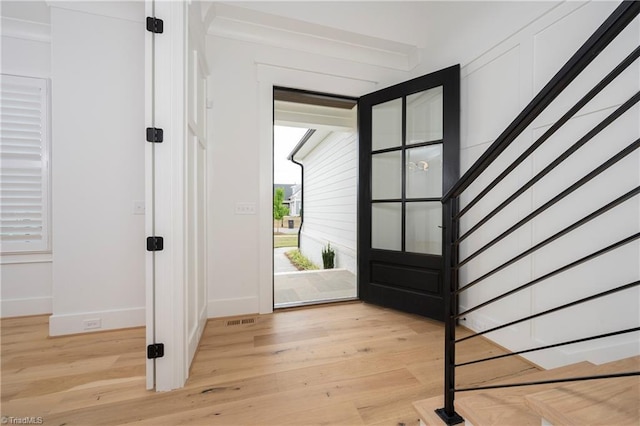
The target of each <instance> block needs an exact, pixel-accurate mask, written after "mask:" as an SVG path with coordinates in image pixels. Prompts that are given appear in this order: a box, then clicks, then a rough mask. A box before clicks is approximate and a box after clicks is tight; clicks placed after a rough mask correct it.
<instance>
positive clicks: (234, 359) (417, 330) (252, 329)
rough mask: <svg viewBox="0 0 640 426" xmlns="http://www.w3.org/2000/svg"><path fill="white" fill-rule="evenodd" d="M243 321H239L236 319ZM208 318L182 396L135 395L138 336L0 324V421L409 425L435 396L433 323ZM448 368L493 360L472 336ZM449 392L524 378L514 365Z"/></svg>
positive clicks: (292, 315)
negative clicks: (56, 332) (417, 406)
mask: <svg viewBox="0 0 640 426" xmlns="http://www.w3.org/2000/svg"><path fill="white" fill-rule="evenodd" d="M243 318H244V317H243ZM253 318H255V319H256V321H255V324H245V325H243V324H240V325H227V321H226V320H223V319H218V320H210V321H209V323H208V325H207V328H206V330H205V332H204V337H203V339H202V342H201V344H200V348H199V351H198V353H197V355H196V358H195V360H194V362H193V365H192V369H191V377H190V379H189V381H188V382H187V384H186V386H185V387H184V388H183V389H180V390H177V391H173V392H167V393H155V392H151V391H147V390H145V379H144V374H145V367H144V365H145V362H144V357H145V349H144V348H145V342H144V329H142V328H139V329H130V330H119V331H111V332H103V333H96V334H88V335H76V336H67V337H56V338H49V337H47V331H48V326H47V321H48V318H47V317H46V316H39V317H29V318H16V319H5V320H2V321H1V322H0V326H1V327H2V353H1V355H2V370H1V372H2V378H1V384H2V395H1V402H2V408H1V415H2V416H12V417H22V416H32V417H37V416H41V417H42V418H43V421H44V424H51V425H65V426H69V425H101V424H108V425H114V424H128V423H136V424H149V425H178V424H197V425H200V424H202V425H204V424H207V425H250V424H260V425H362V424H367V425H395V426H398V425H417V424H418V415H417V414H416V412H415V411H414V409H413V407H412V402H414V401H417V400H420V399H424V398H428V397H432V396H436V395H439V394H441V390H442V386H443V385H442V357H443V348H442V337H443V327H442V324H440V323H438V322H435V321H430V320H426V319H423V318H420V317H417V316H412V315H407V314H402V313H398V312H395V311H392V310H388V309H383V308H379V307H375V306H372V305H366V304H363V303H359V302H358V303H349V304H340V305H329V306H323V307H314V308H307V309H299V310H291V311H284V312H278V313H275V314H271V315H264V316H255V317H253ZM468 342H469V343H468V344H467V343H466V342H465V344H464V345H466V347H465V346H462V345H460V346H461V347H460V348H458V351H459V352H463V351H464V352H465V355H464V356H462V357H459V361H463V360H467V359H472V358H475V357H479V356H489V355H492V354H498V353H502V352H503V351H502V350H501V349H500V348H498V347H496V346H493V345H491V344H490V343H488V342H487V341H485V340H482V339H471V340H469V341H468ZM465 368H466V369H467V370H465V372H464V379H463V380H462V381H461V382H460V384H471V383H483V382H486V381H488V380H490V379H493V378H496V377H501V378H505V377H510V376H517V375H521V374H526V373H527V372H531V371H534V370H535V368H534V367H532V366H531V365H530V364H527V363H526V362H524V361H522V360H521V359H518V358H517V357H511V358H507V359H506V360H505V361H502V362H500V364H499V365H497V366H495V367H492V366H490V365H489V366H487V365H485V366H481V367H477V368H476V367H475V366H469V367H465Z"/></svg>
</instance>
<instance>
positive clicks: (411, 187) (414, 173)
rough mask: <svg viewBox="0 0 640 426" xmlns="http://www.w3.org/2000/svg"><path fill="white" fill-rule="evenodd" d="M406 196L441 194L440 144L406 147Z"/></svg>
mask: <svg viewBox="0 0 640 426" xmlns="http://www.w3.org/2000/svg"><path fill="white" fill-rule="evenodd" d="M405 173H406V179H407V181H406V182H407V198H436V197H441V196H442V144H435V145H428V146H421V147H419V148H409V149H407V166H406V169H405Z"/></svg>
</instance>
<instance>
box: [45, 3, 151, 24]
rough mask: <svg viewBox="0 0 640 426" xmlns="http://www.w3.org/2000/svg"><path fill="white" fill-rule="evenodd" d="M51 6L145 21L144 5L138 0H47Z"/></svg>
mask: <svg viewBox="0 0 640 426" xmlns="http://www.w3.org/2000/svg"><path fill="white" fill-rule="evenodd" d="M46 3H47V5H48V6H49V7H57V8H59V9H66V10H71V11H74V12H80V13H87V14H90V15H98V16H105V17H107V18H113V19H122V20H125V21H131V22H140V23H143V22H144V21H145V14H144V7H140V3H139V2H137V1H59V0H47V1H46Z"/></svg>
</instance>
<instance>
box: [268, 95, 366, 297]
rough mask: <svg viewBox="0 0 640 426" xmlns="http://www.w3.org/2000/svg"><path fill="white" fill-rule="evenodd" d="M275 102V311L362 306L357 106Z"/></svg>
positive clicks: (311, 98) (331, 99)
mask: <svg viewBox="0 0 640 426" xmlns="http://www.w3.org/2000/svg"><path fill="white" fill-rule="evenodd" d="M273 100H274V105H273V111H274V119H273V152H274V158H273V165H274V168H273V173H274V174H273V182H274V188H273V200H274V203H273V219H274V239H273V247H274V268H273V271H274V276H273V301H274V309H278V308H288V307H293V306H302V305H309V304H318V303H329V302H335V301H343V300H353V299H357V298H358V291H357V287H358V286H357V279H356V273H357V227H358V223H357V205H358V199H357V194H358V190H357V189H358V139H357V131H356V130H357V129H356V126H357V99H354V98H347V97H341V96H335V95H327V94H321V93H313V92H307V91H301V90H296V89H287V88H279V87H276V88H274V92H273Z"/></svg>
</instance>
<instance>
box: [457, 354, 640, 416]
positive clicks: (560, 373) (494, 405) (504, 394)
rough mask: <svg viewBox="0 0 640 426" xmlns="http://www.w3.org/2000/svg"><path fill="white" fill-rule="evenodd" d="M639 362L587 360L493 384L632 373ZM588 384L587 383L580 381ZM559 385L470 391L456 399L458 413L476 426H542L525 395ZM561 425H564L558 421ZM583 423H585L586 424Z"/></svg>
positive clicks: (631, 360) (628, 360)
mask: <svg viewBox="0 0 640 426" xmlns="http://www.w3.org/2000/svg"><path fill="white" fill-rule="evenodd" d="M637 362H638V360H637V359H636V360H634V359H633V358H628V359H624V360H620V361H615V362H611V363H607V364H602V365H594V364H592V363H590V362H587V361H584V362H580V363H576V364H571V365H567V366H564V367H558V368H554V369H551V370H545V371H539V372H535V373H529V374H526V375H522V376H519V377H515V378H509V379H508V380H501V381H496V382H495V383H492V384H507V383H519V382H527V381H540V380H552V379H561V378H564V377H572V376H573V377H579V376H586V375H593V374H607V373H612V372H616V371H618V372H619V371H632V370H633V368H630V367H632V366H633V365H637ZM580 383H586V382H580ZM550 386H553V387H554V388H556V387H558V386H560V385H559V384H547V385H533V386H523V387H516V388H503V389H494V390H490V391H489V390H485V391H475V392H472V393H471V392H470V393H469V394H468V395H463V396H458V397H456V411H457V412H458V413H459V414H460V415H462V417H464V418H465V419H468V420H469V421H470V422H471V423H473V424H476V425H483V426H484V425H512V424H518V425H529V424H531V425H536V426H538V425H540V421H541V417H542V416H541V415H540V414H539V413H538V412H535V411H532V409H531V407H530V406H529V405H528V403H527V400H526V398H525V397H526V395H529V394H533V393H543V392H545V391H548V390H552V389H550ZM636 405H637V402H636ZM558 424H563V423H562V422H558ZM582 424H585V423H584V422H583V423H582Z"/></svg>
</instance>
